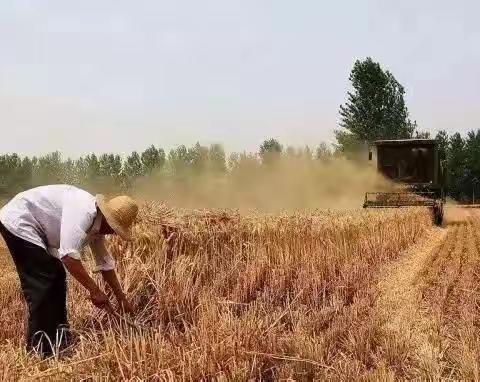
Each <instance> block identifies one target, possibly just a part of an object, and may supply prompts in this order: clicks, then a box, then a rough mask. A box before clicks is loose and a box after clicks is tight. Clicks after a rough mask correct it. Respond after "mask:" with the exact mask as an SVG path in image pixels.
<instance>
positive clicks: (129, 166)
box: [124, 151, 143, 180]
mask: <svg viewBox="0 0 480 382" xmlns="http://www.w3.org/2000/svg"><path fill="white" fill-rule="evenodd" d="M124 172H125V175H126V176H127V178H128V179H129V180H133V179H135V178H137V177H139V176H141V175H143V166H142V160H141V159H140V155H139V154H138V153H137V152H136V151H133V152H132V153H131V154H130V155H129V156H128V157H127V160H126V161H125V165H124Z"/></svg>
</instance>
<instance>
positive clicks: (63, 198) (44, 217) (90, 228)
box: [0, 185, 115, 271]
mask: <svg viewBox="0 0 480 382" xmlns="http://www.w3.org/2000/svg"><path fill="white" fill-rule="evenodd" d="M101 217H102V215H101V214H97V205H96V201H95V197H94V196H93V195H91V194H89V193H88V192H86V191H83V190H81V189H79V188H76V187H73V186H67V185H54V186H42V187H37V188H33V189H31V190H28V191H25V192H21V193H20V194H18V195H17V196H15V197H14V198H13V199H12V200H11V201H10V202H9V203H8V204H7V205H5V206H4V207H3V208H2V209H1V210H0V222H2V224H3V225H4V226H5V228H6V229H7V230H8V231H10V232H11V233H12V234H14V235H15V236H17V237H20V238H21V239H24V240H26V241H28V242H30V243H33V244H35V245H38V246H40V247H42V248H44V249H45V250H47V251H48V252H49V253H50V254H51V255H53V256H56V257H58V258H60V259H61V258H63V257H64V256H70V257H72V258H74V259H77V260H80V253H81V251H82V249H83V247H84V246H85V245H87V244H89V245H90V248H91V249H92V252H93V255H94V258H95V263H96V270H97V271H99V270H105V271H107V270H111V269H114V268H115V261H114V260H113V258H112V257H111V256H110V254H109V253H108V251H107V249H106V248H105V241H104V236H103V235H100V234H99V230H100V225H101V221H102V219H101Z"/></svg>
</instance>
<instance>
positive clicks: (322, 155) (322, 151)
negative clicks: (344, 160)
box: [315, 142, 333, 161]
mask: <svg viewBox="0 0 480 382" xmlns="http://www.w3.org/2000/svg"><path fill="white" fill-rule="evenodd" d="M332 155H333V154H332V150H331V149H330V147H328V145H327V144H326V143H325V142H322V143H320V144H319V145H318V147H317V149H316V150H315V159H318V160H323V161H326V160H329V159H330V158H331V157H332Z"/></svg>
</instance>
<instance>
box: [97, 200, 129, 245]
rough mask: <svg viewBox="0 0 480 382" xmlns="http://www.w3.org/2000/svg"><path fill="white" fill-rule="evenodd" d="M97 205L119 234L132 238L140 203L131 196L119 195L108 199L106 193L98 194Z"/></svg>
mask: <svg viewBox="0 0 480 382" xmlns="http://www.w3.org/2000/svg"><path fill="white" fill-rule="evenodd" d="M96 200H97V206H98V208H99V209H100V211H101V212H102V214H103V216H105V219H107V223H108V225H109V226H110V227H112V229H113V230H114V231H115V233H116V234H117V235H119V236H120V237H122V238H123V239H125V240H132V223H133V221H134V220H135V218H136V217H137V213H138V205H137V203H136V202H135V200H133V199H132V198H130V197H129V196H125V195H123V196H117V197H116V198H113V199H110V200H109V201H107V199H106V198H105V195H101V194H99V195H97V196H96Z"/></svg>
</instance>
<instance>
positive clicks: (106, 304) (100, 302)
mask: <svg viewBox="0 0 480 382" xmlns="http://www.w3.org/2000/svg"><path fill="white" fill-rule="evenodd" d="M90 300H91V301H92V303H93V305H95V306H96V307H97V308H100V309H105V310H106V311H107V312H109V313H111V312H113V309H112V306H111V305H110V301H109V300H108V297H107V295H106V294H105V293H103V292H102V291H101V290H100V289H95V290H93V291H91V292H90Z"/></svg>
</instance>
